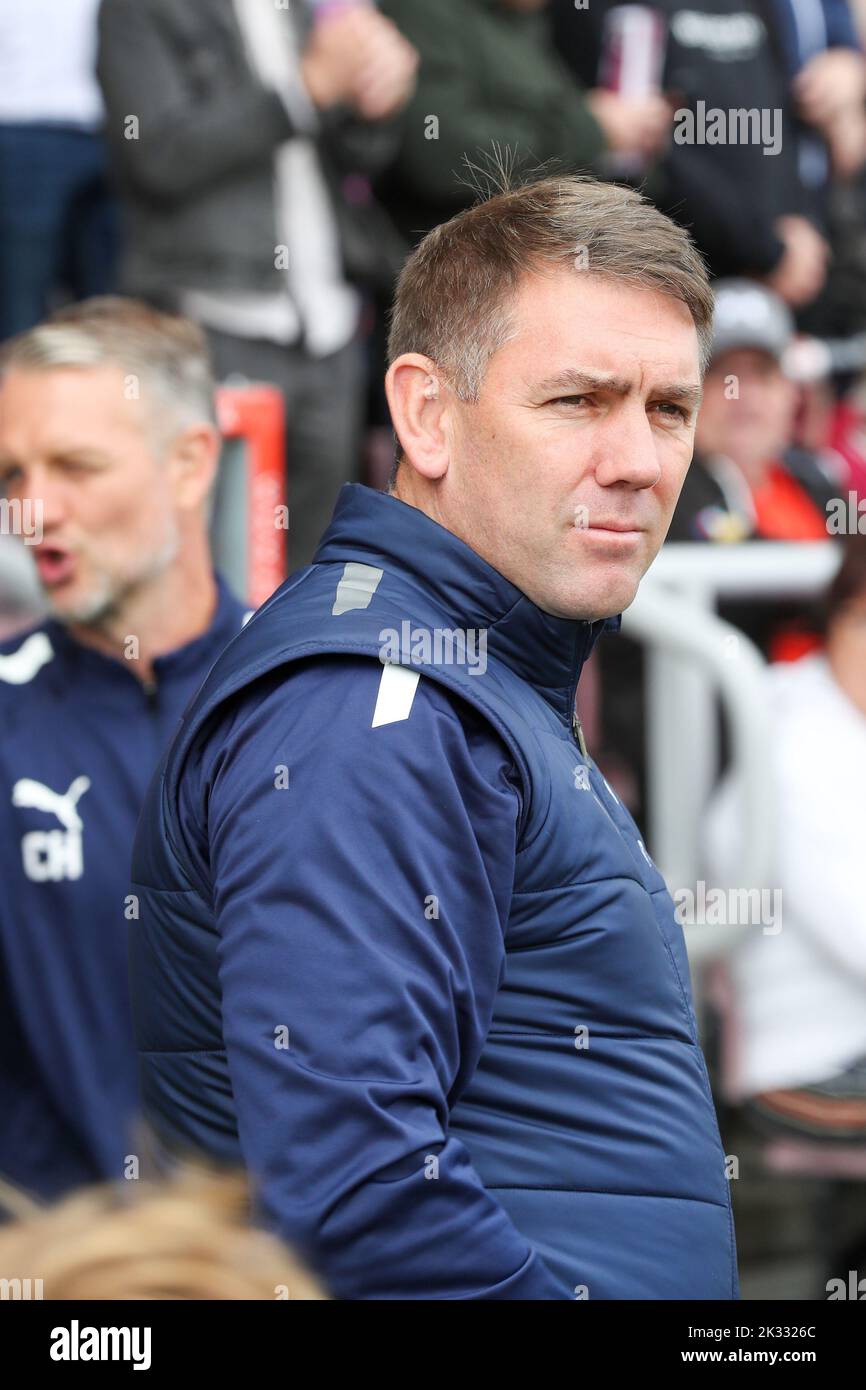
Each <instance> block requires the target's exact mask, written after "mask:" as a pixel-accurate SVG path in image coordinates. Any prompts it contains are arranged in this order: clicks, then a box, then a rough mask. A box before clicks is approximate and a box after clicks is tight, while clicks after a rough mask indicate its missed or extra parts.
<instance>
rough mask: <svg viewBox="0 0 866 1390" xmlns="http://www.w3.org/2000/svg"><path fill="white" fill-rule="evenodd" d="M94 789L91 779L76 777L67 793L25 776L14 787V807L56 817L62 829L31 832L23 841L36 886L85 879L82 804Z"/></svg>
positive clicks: (24, 856)
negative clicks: (79, 812)
mask: <svg viewBox="0 0 866 1390" xmlns="http://www.w3.org/2000/svg"><path fill="white" fill-rule="evenodd" d="M89 787H90V778H89V777H83V776H82V777H76V778H74V779H73V781H72V782H71V783H70V785H69V788H68V790H67V791H65V792H55V791H52V789H51V787H46V786H45V784H44V782H37V781H36V780H35V779H34V778H32V777H21V778H19V780H18V781H17V782H16V783H15V785H14V787H13V788H12V805H13V806H20V807H23V808H27V809H29V810H33V811H47V812H49V813H50V814H51V815H52V816H56V817H57V819H58V820H59V821H60V824H61V825H62V826H63V829H62V830H30V831H28V832H27V834H26V835H24V837H23V838H22V840H21V857H22V861H23V864H24V872H25V874H26V875H27V877H28V878H29V879H30V880H31V881H32V882H34V883H46V882H53V883H56V882H59V881H60V880H61V879H64V878H67V879H76V878H81V875H82V873H83V872H84V856H83V852H82V843H81V841H82V832H83V830H84V822H83V821H82V819H81V816H80V815H79V814H78V810H77V807H78V803H79V801H80V800H81V798H82V797H83V795H84V793H85V792H86V791H87V790H88V789H89Z"/></svg>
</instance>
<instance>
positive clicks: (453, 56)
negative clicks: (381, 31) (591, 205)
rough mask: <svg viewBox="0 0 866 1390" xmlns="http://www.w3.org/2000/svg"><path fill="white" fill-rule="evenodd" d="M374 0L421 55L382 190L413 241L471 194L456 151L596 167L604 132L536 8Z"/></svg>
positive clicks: (473, 0)
mask: <svg viewBox="0 0 866 1390" xmlns="http://www.w3.org/2000/svg"><path fill="white" fill-rule="evenodd" d="M380 9H381V10H382V11H383V13H385V14H387V15H388V16H389V17H390V18H391V19H393V21H394V23H395V24H396V25H397V27H398V28H399V29H400V31H401V32H402V33H403V34H405V36H406V38H408V39H409V40H410V41H411V42H412V43H413V44H414V45H415V47H416V48H417V49H418V51H419V53H420V55H421V64H420V68H419V74H418V87H417V90H416V92H415V95H414V97H413V98H412V101H411V102H410V103H409V105H408V107H407V108H406V111H405V112H404V116H403V139H402V144H401V147H400V152H399V155H398V157H397V161H396V164H395V166H394V167H393V169H392V171H391V174H390V176H389V180H388V189H387V192H388V201H389V203H390V204H391V207H392V210H393V212H394V215H395V217H396V218H397V220H398V221H399V222H400V223H401V225H402V227H403V230H404V232H405V233H407V234H409V235H410V236H411V239H412V240H413V241H414V240H417V234H418V233H419V232H421V231H426V230H428V228H429V227H431V226H434V225H435V224H436V223H437V222H440V221H443V220H444V219H445V218H447V217H450V216H451V215H452V214H453V213H454V212H457V211H458V210H459V209H460V208H462V207H466V206H468V204H469V203H471V202H472V201H473V199H474V194H473V191H472V189H471V188H469V187H467V186H466V184H465V183H461V181H460V180H461V179H466V178H467V177H468V172H467V169H466V165H465V160H464V155H465V156H466V157H468V158H469V159H471V160H473V161H474V162H475V163H481V164H482V167H483V163H484V161H483V158H482V159H481V160H479V155H482V156H483V153H484V152H487V153H488V154H489V153H491V152H492V151H493V149H494V146H498V147H499V148H500V149H501V150H502V151H503V152H504V151H505V149H506V147H507V149H508V151H509V152H510V156H511V157H514V158H515V159H516V162H517V164H518V165H519V166H520V167H523V166H530V167H531V166H534V165H538V164H541V163H544V162H545V161H547V160H551V159H553V160H556V161H557V163H558V167H559V168H562V169H568V170H571V171H574V170H585V171H587V172H590V173H597V172H598V169H597V168H596V167H595V161H597V159H598V156H599V155H600V154H601V152H602V151H603V149H604V145H605V140H604V134H603V132H602V130H601V127H600V126H599V124H598V122H597V121H596V120H595V118H594V116H593V115H592V113H591V112H590V111H589V109H588V107H587V106H586V104H585V102H584V99H583V95H582V92H581V90H580V88H579V86H578V85H577V83H576V81H575V79H574V77H573V75H572V73H571V72H570V71H569V69H568V68H567V67H566V65H565V64H564V62H563V61H562V59H561V58H560V57H559V55H558V53H557V52H556V50H555V49H554V47H553V43H552V41H551V39H550V35H549V30H548V17H547V15H546V14H545V13H544V11H536V12H534V13H532V12H530V13H520V12H519V11H518V10H510V9H509V8H508V7H507V6H506V5H505V4H504V3H502V0H381V3H380Z"/></svg>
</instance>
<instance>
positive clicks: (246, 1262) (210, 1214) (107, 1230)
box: [0, 1165, 328, 1302]
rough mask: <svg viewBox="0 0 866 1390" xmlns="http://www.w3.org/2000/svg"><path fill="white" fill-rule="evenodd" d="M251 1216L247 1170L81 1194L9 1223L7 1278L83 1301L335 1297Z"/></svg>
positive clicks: (3, 1261)
mask: <svg viewBox="0 0 866 1390" xmlns="http://www.w3.org/2000/svg"><path fill="white" fill-rule="evenodd" d="M15 1196H16V1194H14V1193H13V1194H12V1203H13V1204H14V1203H15ZM7 1200H8V1199H7ZM13 1209H14V1205H13ZM248 1221H249V1197H248V1190H247V1180H246V1177H245V1176H244V1175H237V1176H235V1175H234V1174H223V1173H216V1172H213V1171H211V1170H208V1169H204V1168H200V1167H199V1166H198V1165H195V1166H193V1165H190V1166H188V1167H185V1168H182V1169H180V1170H178V1171H177V1172H175V1173H174V1174H173V1176H172V1177H171V1178H170V1179H169V1180H167V1181H164V1182H161V1183H158V1184H154V1183H145V1182H130V1183H128V1184H120V1183H115V1184H114V1185H112V1186H111V1187H105V1188H94V1189H92V1190H89V1191H87V1190H86V1191H82V1192H76V1193H75V1194H74V1195H72V1196H70V1197H67V1198H66V1199H65V1200H64V1201H62V1202H59V1203H57V1205H56V1206H53V1207H48V1208H46V1209H45V1210H40V1209H38V1208H37V1209H35V1210H32V1211H31V1212H28V1213H27V1214H25V1215H22V1216H21V1218H20V1219H19V1220H18V1221H16V1222H15V1223H14V1224H10V1225H7V1226H4V1227H2V1228H0V1278H2V1279H10V1280H13V1279H22V1280H26V1279H30V1280H33V1279H34V1278H37V1279H38V1280H39V1281H41V1283H40V1287H41V1296H42V1297H43V1298H45V1299H69V1300H72V1301H76V1302H77V1301H78V1300H79V1299H87V1300H90V1299H105V1300H109V1299H110V1300H114V1299H153V1298H160V1299H162V1298H171V1299H196V1300H204V1299H208V1300H212V1299H218V1300H226V1299H230V1300H238V1299H241V1300H248V1299H289V1298H291V1299H325V1298H327V1297H328V1295H327V1294H326V1293H325V1292H324V1290H323V1289H322V1287H321V1285H320V1284H318V1283H317V1282H316V1280H315V1279H314V1278H313V1277H312V1276H311V1275H310V1274H309V1273H308V1272H307V1270H305V1269H303V1268H302V1267H301V1266H300V1265H299V1263H298V1261H297V1260H296V1259H295V1257H294V1256H293V1255H292V1254H291V1253H290V1252H289V1251H288V1250H287V1249H286V1247H285V1246H284V1245H282V1244H281V1243H280V1241H279V1240H277V1239H276V1237H275V1236H272V1235H270V1234H269V1233H268V1232H266V1231H261V1230H254V1229H252V1228H251V1227H250V1226H249V1224H248Z"/></svg>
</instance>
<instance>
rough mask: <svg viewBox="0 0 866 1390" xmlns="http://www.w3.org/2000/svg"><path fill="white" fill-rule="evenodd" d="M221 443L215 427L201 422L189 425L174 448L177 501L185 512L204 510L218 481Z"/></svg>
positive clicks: (178, 436)
mask: <svg viewBox="0 0 866 1390" xmlns="http://www.w3.org/2000/svg"><path fill="white" fill-rule="evenodd" d="M221 448H222V439H221V437H220V433H219V430H218V429H217V428H216V426H215V425H211V424H209V423H208V422H207V421H206V420H202V421H201V422H200V423H198V424H195V425H187V427H186V428H185V429H183V430H181V431H180V433H179V434H178V435H177V436H176V438H175V439H174V442H173V443H172V446H171V467H172V470H173V473H174V480H175V499H176V501H177V504H178V506H179V507H180V508H181V509H182V510H184V511H194V510H195V509H196V508H197V507H199V506H201V505H202V504H203V503H204V501H205V499H206V497H207V495H208V493H209V492H210V489H211V487H212V486H213V483H214V479H215V478H216V473H217V468H218V467H219V457H220V449H221Z"/></svg>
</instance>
